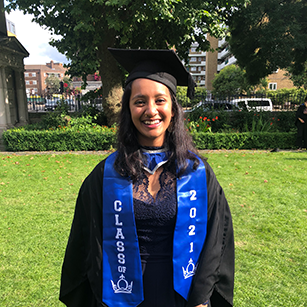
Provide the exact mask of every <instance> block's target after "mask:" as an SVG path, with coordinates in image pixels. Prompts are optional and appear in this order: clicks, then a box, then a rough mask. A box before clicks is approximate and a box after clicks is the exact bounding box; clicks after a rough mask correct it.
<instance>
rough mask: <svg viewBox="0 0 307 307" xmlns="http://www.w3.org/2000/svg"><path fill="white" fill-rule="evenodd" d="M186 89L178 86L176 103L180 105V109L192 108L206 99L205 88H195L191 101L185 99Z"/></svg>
mask: <svg viewBox="0 0 307 307" xmlns="http://www.w3.org/2000/svg"><path fill="white" fill-rule="evenodd" d="M187 89H188V88H187V87H186V86H178V87H177V93H176V98H177V100H178V102H179V103H180V104H181V105H182V107H184V108H187V107H193V106H195V105H196V104H197V103H199V102H200V101H204V100H206V97H207V89H206V88H205V87H196V88H195V95H194V98H193V99H192V100H191V99H190V98H188V97H187Z"/></svg>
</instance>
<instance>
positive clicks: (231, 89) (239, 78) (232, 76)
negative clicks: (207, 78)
mask: <svg viewBox="0 0 307 307" xmlns="http://www.w3.org/2000/svg"><path fill="white" fill-rule="evenodd" d="M212 86H213V91H212V94H213V95H215V96H218V97H224V98H226V97H232V96H235V95H239V94H242V93H243V92H247V91H248V90H249V89H250V87H251V86H250V85H249V84H248V82H247V80H246V77H245V72H244V71H243V70H242V69H241V68H240V67H238V66H236V65H229V66H226V67H225V68H223V69H222V70H221V71H220V73H219V74H216V75H215V78H214V80H213V81H212Z"/></svg>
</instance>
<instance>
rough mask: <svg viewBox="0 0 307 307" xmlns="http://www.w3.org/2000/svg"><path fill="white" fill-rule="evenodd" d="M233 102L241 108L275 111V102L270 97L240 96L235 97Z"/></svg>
mask: <svg viewBox="0 0 307 307" xmlns="http://www.w3.org/2000/svg"><path fill="white" fill-rule="evenodd" d="M231 103H233V104H235V105H236V106H237V107H238V108H239V109H241V110H247V111H257V112H259V111H273V104H272V101H271V99H269V98H240V99H234V100H232V101H231Z"/></svg>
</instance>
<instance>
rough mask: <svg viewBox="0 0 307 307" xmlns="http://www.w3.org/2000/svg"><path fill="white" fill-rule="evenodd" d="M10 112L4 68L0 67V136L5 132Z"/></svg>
mask: <svg viewBox="0 0 307 307" xmlns="http://www.w3.org/2000/svg"><path fill="white" fill-rule="evenodd" d="M7 112H10V110H9V107H8V95H7V85H6V79H5V68H4V67H0V134H1V135H2V132H3V131H4V130H6V128H8V127H7V125H8V124H9V122H10V121H9V120H8V119H9V118H10V113H8V114H7Z"/></svg>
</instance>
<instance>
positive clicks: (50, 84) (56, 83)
mask: <svg viewBox="0 0 307 307" xmlns="http://www.w3.org/2000/svg"><path fill="white" fill-rule="evenodd" d="M45 84H46V88H47V91H48V94H50V95H53V94H55V93H58V92H59V89H60V79H59V78H58V77H56V76H55V75H53V74H52V75H51V76H48V77H47V78H46V79H45Z"/></svg>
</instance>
